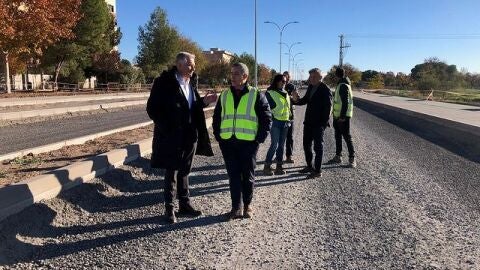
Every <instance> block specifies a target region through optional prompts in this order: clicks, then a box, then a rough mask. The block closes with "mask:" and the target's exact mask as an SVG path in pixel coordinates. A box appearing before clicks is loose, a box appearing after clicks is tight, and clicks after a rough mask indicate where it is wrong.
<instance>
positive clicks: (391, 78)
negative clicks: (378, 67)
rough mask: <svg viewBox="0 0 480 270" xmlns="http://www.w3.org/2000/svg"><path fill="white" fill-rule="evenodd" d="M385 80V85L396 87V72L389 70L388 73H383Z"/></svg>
mask: <svg viewBox="0 0 480 270" xmlns="http://www.w3.org/2000/svg"><path fill="white" fill-rule="evenodd" d="M382 76H383V81H384V82H385V86H387V87H395V86H397V83H396V80H395V73H393V72H391V71H389V72H387V73H383V74H382Z"/></svg>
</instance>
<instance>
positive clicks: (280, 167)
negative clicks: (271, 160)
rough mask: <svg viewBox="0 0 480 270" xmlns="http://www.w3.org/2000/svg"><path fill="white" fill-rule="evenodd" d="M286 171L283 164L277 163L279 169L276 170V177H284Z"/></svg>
mask: <svg viewBox="0 0 480 270" xmlns="http://www.w3.org/2000/svg"><path fill="white" fill-rule="evenodd" d="M284 174H285V170H284V169H283V166H282V164H280V163H277V167H276V168H275V175H284Z"/></svg>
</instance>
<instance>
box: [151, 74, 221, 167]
mask: <svg viewBox="0 0 480 270" xmlns="http://www.w3.org/2000/svg"><path fill="white" fill-rule="evenodd" d="M176 72H177V70H176V68H175V67H174V68H173V69H171V70H169V71H164V72H163V73H162V75H160V77H158V78H156V79H155V81H154V82H153V86H152V91H151V92H150V97H149V98H148V101H147V113H148V116H149V117H150V119H152V120H153V122H154V123H155V128H154V132H153V144H152V158H151V166H152V167H153V168H166V169H174V170H175V169H178V168H179V166H180V162H181V156H182V152H183V150H182V149H183V148H184V146H185V145H187V144H189V143H192V142H198V144H197V150H196V154H197V155H204V156H213V151H212V147H211V145H210V139H209V136H208V131H207V127H206V123H205V114H204V112H203V108H204V107H205V105H204V103H203V98H201V97H200V95H199V94H198V91H197V85H198V83H197V81H198V80H197V76H196V74H194V75H193V76H192V78H191V79H190V87H191V90H192V92H193V94H194V101H193V104H192V108H191V109H189V108H188V101H187V99H186V98H185V95H184V94H183V91H182V89H181V88H180V84H179V83H178V81H177V78H176Z"/></svg>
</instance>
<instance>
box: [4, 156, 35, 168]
mask: <svg viewBox="0 0 480 270" xmlns="http://www.w3.org/2000/svg"><path fill="white" fill-rule="evenodd" d="M41 162H42V159H41V158H39V157H35V156H23V157H16V158H15V159H13V160H11V161H10V164H16V165H21V166H26V165H32V164H38V163H41Z"/></svg>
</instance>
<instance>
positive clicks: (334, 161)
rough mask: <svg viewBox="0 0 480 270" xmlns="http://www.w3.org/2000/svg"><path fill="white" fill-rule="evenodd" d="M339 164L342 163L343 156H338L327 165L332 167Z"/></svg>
mask: <svg viewBox="0 0 480 270" xmlns="http://www.w3.org/2000/svg"><path fill="white" fill-rule="evenodd" d="M339 163H342V156H339V155H336V156H334V157H333V158H332V159H330V160H329V161H327V163H325V164H327V165H331V164H339Z"/></svg>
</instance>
